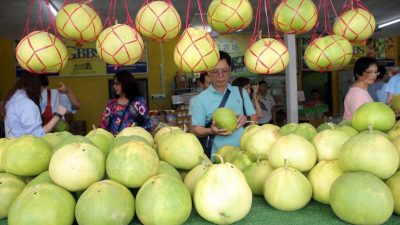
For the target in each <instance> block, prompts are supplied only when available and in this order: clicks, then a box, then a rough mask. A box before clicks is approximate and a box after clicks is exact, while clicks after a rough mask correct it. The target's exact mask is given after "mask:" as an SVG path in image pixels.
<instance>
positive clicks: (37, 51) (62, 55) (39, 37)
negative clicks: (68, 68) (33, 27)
mask: <svg viewBox="0 0 400 225" xmlns="http://www.w3.org/2000/svg"><path fill="white" fill-rule="evenodd" d="M16 56H17V60H18V63H19V65H20V66H21V67H22V68H24V69H25V70H28V71H30V72H33V73H56V72H58V71H60V70H61V69H62V68H63V67H64V66H65V64H66V63H67V61H68V54H67V48H66V47H65V45H64V44H63V43H62V41H61V40H60V39H58V38H57V37H56V36H54V35H53V34H50V33H48V32H45V31H34V32H31V33H29V34H28V35H27V36H25V37H24V38H23V39H22V40H21V41H20V42H19V43H18V45H17V49H16Z"/></svg>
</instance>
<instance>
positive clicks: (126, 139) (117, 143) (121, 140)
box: [108, 135, 153, 153]
mask: <svg viewBox="0 0 400 225" xmlns="http://www.w3.org/2000/svg"><path fill="white" fill-rule="evenodd" d="M130 141H139V142H142V143H143V144H146V145H148V146H149V147H151V148H153V146H152V145H151V144H150V143H149V142H148V141H147V140H146V139H145V138H143V137H141V136H138V135H131V136H123V137H116V138H115V139H114V141H113V142H112V143H111V144H110V146H109V150H108V153H110V151H112V149H113V148H116V147H118V146H120V145H123V144H125V143H127V142H130Z"/></svg>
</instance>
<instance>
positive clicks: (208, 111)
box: [192, 84, 256, 154]
mask: <svg viewBox="0 0 400 225" xmlns="http://www.w3.org/2000/svg"><path fill="white" fill-rule="evenodd" d="M227 88H228V89H229V90H230V91H231V93H230V95H229V98H228V100H227V101H226V104H225V106H224V107H226V108H230V109H232V110H233V111H234V112H236V114H237V115H243V114H244V112H243V101H242V97H241V96H240V93H239V88H238V87H235V86H231V85H230V84H228V87H227ZM225 92H226V90H225V91H224V93H221V92H218V91H217V90H215V88H214V87H213V86H212V85H210V86H209V87H208V88H207V89H206V90H204V91H202V92H201V93H200V94H199V95H197V96H196V100H195V104H194V105H193V111H192V126H196V125H198V126H202V127H204V126H205V125H206V124H207V122H208V121H210V120H211V117H212V114H213V112H214V111H215V110H216V109H217V108H218V106H219V104H220V103H221V101H222V98H223V97H224V95H225ZM242 93H243V100H244V107H245V109H246V114H247V116H251V115H254V114H255V113H256V111H255V109H254V106H253V104H252V102H251V100H250V97H249V95H248V94H247V92H246V91H244V90H243V92H242ZM243 130H244V129H243V127H240V128H239V129H237V130H235V131H234V132H233V133H232V134H231V135H228V136H221V135H216V136H215V138H214V143H213V148H212V150H211V154H213V153H214V152H215V151H216V150H217V149H219V148H220V147H222V146H224V145H233V146H237V147H239V146H240V137H241V136H242V133H243Z"/></svg>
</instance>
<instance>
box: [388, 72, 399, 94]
mask: <svg viewBox="0 0 400 225" xmlns="http://www.w3.org/2000/svg"><path fill="white" fill-rule="evenodd" d="M386 92H388V93H392V94H394V95H398V94H400V73H399V74H396V75H394V76H393V77H392V78H390V80H389V82H388V83H387V85H386Z"/></svg>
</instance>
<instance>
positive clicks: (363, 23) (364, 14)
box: [333, 8, 375, 42]
mask: <svg viewBox="0 0 400 225" xmlns="http://www.w3.org/2000/svg"><path fill="white" fill-rule="evenodd" d="M374 31H375V18H374V16H373V15H372V14H371V13H370V12H368V10H365V9H362V8H356V9H351V10H348V11H346V12H344V13H343V14H342V15H341V16H340V17H339V18H338V19H337V20H336V22H335V24H334V25H333V33H335V34H336V35H339V36H343V37H344V38H346V39H347V40H349V41H354V42H358V41H364V40H367V39H368V38H369V37H371V36H372V34H374Z"/></svg>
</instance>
